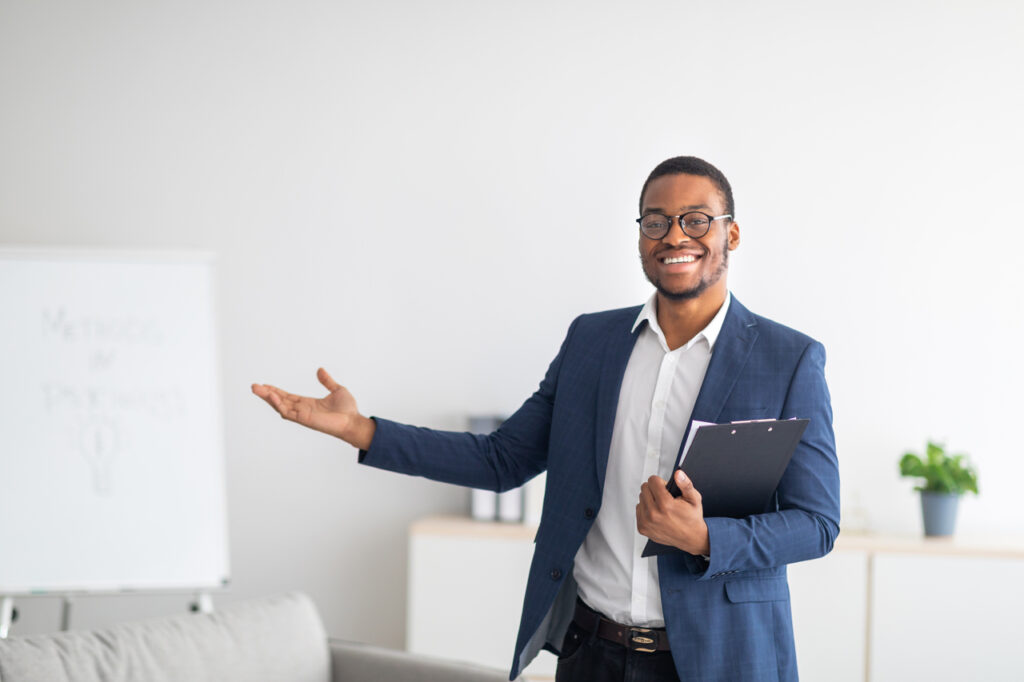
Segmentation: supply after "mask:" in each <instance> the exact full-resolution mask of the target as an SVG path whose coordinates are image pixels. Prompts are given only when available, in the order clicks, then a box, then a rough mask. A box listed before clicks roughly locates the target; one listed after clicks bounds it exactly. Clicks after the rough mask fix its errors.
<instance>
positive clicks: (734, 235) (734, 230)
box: [729, 220, 740, 251]
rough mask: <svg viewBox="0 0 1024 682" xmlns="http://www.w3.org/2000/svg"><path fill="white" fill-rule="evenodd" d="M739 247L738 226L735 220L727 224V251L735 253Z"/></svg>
mask: <svg viewBox="0 0 1024 682" xmlns="http://www.w3.org/2000/svg"><path fill="white" fill-rule="evenodd" d="M739 245H740V225H739V223H737V222H736V221H735V220H734V221H732V222H731V223H729V250H730V251H735V250H736V247H738V246H739Z"/></svg>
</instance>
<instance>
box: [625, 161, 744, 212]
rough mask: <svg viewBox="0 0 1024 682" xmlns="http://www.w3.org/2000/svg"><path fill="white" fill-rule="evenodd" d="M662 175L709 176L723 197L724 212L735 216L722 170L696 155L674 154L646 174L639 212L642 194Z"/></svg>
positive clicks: (730, 187)
mask: <svg viewBox="0 0 1024 682" xmlns="http://www.w3.org/2000/svg"><path fill="white" fill-rule="evenodd" d="M663 175H700V176H703V177H705V178H709V179H710V180H711V182H713V183H715V185H717V186H718V191H719V192H721V193H722V198H724V199H725V212H726V213H728V214H729V215H731V216H732V217H733V219H735V218H736V206H735V204H733V201H732V186H731V185H730V184H729V181H728V180H726V178H725V175H724V174H723V173H722V171H720V170H718V169H717V168H715V167H714V166H712V165H711V164H710V163H708V162H707V161H705V160H704V159H698V158H697V157H696V156H676V157H674V158H671V159H667V160H665V161H662V162H661V163H659V164H658V165H657V166H655V168H654V170H652V171H651V174H650V175H648V176H647V181H646V182H644V187H643V189H642V190H640V212H641V213H643V211H644V195H645V194H647V187H648V186H649V185H650V184H651V182H652V181H654V180H656V179H657V178H660V177H662V176H663Z"/></svg>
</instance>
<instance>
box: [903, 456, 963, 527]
mask: <svg viewBox="0 0 1024 682" xmlns="http://www.w3.org/2000/svg"><path fill="white" fill-rule="evenodd" d="M900 475H901V476H910V477H913V478H923V479H924V485H920V486H917V488H916V490H920V491H921V513H922V515H923V517H924V534H925V535H928V536H936V535H952V534H953V528H954V526H955V525H956V510H957V503H958V502H959V500H960V496H961V495H963V494H964V493H966V492H968V491H970V492H972V493H974V494H975V495H977V494H978V474H977V472H975V470H974V467H972V466H971V465H970V463H969V462H968V461H967V456H966V455H947V454H946V449H945V448H944V447H943V446H942V445H939V444H938V443H933V442H932V441H928V448H927V450H926V453H925V457H924V459H922V458H921V457H919V456H917V455H916V454H914V453H913V452H908V453H906V454H904V455H903V457H902V458H901V459H900Z"/></svg>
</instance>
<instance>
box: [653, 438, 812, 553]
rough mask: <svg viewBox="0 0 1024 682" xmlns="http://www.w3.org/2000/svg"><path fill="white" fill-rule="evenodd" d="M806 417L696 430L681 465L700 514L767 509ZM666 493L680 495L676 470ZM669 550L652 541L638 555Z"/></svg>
mask: <svg viewBox="0 0 1024 682" xmlns="http://www.w3.org/2000/svg"><path fill="white" fill-rule="evenodd" d="M809 421H810V420H808V419H766V420H758V421H749V422H733V423H731V424H713V425H711V426H702V427H700V428H699V429H698V430H697V433H696V434H695V435H694V437H693V442H692V443H690V449H689V450H688V451H687V452H686V455H685V457H684V458H683V462H682V464H680V465H679V466H678V467H676V468H677V469H682V470H683V473H685V474H686V475H687V476H688V477H689V478H690V480H691V481H693V485H694V487H695V488H696V489H697V490H698V491H699V492H700V495H701V502H702V504H703V506H704V518H710V517H714V516H727V517H729V518H733V519H741V518H744V517H746V516H751V515H752V514H762V513H764V512H766V511H770V509H769V506H770V505H771V502H772V497H773V495H774V494H775V489H776V488H777V487H778V485H779V480H781V479H782V474H783V472H784V471H785V470H786V466H787V465H788V464H789V460H790V458H791V457H792V456H793V451H794V450H796V446H797V443H799V442H800V438H801V437H802V436H803V435H804V429H806V428H807V424H808V422H809ZM672 474H673V475H672V476H671V477H669V481H668V491H669V492H670V493H672V496H673V497H679V488H678V487H677V486H676V482H675V470H673V471H672ZM670 549H675V548H674V547H670V546H668V545H662V544H660V543H657V542H654V541H653V540H648V541H647V546H645V547H644V551H643V553H642V554H641V556H645V557H648V556H654V555H655V554H662V553H663V552H666V551H668V550H670Z"/></svg>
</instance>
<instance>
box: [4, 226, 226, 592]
mask: <svg viewBox="0 0 1024 682" xmlns="http://www.w3.org/2000/svg"><path fill="white" fill-rule="evenodd" d="M4 260H8V261H10V260H45V261H51V262H59V261H67V262H79V263H114V264H120V263H123V264H134V265H144V264H170V265H175V264H181V265H204V266H208V267H209V271H210V297H209V301H208V304H209V313H210V321H211V328H210V335H211V343H212V348H211V349H210V350H211V354H212V359H213V363H214V367H215V369H216V371H215V372H214V376H213V377H212V378H211V381H212V389H213V395H214V403H215V409H216V416H215V419H214V429H215V441H216V446H215V447H216V451H217V452H218V453H219V462H218V467H219V469H220V478H221V483H222V494H221V502H222V504H221V509H222V513H221V522H222V523H223V530H222V537H223V539H224V542H223V546H222V547H220V548H219V553H220V554H221V557H220V564H221V566H222V568H223V573H222V575H219V576H217V577H211V578H210V579H209V580H198V581H195V582H193V581H188V582H176V581H172V580H167V581H155V582H152V583H150V582H142V583H139V584H135V583H133V582H132V581H130V580H129V581H125V582H121V583H118V584H110V585H104V586H93V585H90V584H75V583H73V582H72V583H68V584H63V585H56V584H55V585H46V586H39V585H17V584H15V585H4V584H2V583H0V595H4V596H10V597H18V598H25V597H28V598H31V597H65V598H69V597H75V596H100V595H118V594H134V595H145V594H154V595H155V594H160V595H175V594H183V595H184V594H191V595H196V594H202V593H206V592H213V591H220V590H223V589H225V588H227V587H228V586H229V585H230V583H231V563H230V532H229V531H230V529H229V526H228V518H229V512H228V500H227V461H226V460H227V450H226V447H225V438H224V398H223V396H224V393H223V378H222V371H223V370H222V367H223V365H222V363H221V347H220V334H219V325H218V324H217V322H218V320H219V319H220V316H219V310H218V298H219V297H218V289H219V287H218V282H217V268H216V265H217V261H218V259H217V255H216V253H215V252H213V251H209V250H182V249H167V250H163V249H161V250H155V249H130V248H124V249H122V248H110V247H92V246H46V245H8V244H2V245H0V261H4ZM0 550H2V548H0ZM5 553H6V552H2V551H0V556H2V555H3V554H5ZM0 561H2V559H0ZM218 572H220V571H218ZM112 583H113V581H112Z"/></svg>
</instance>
